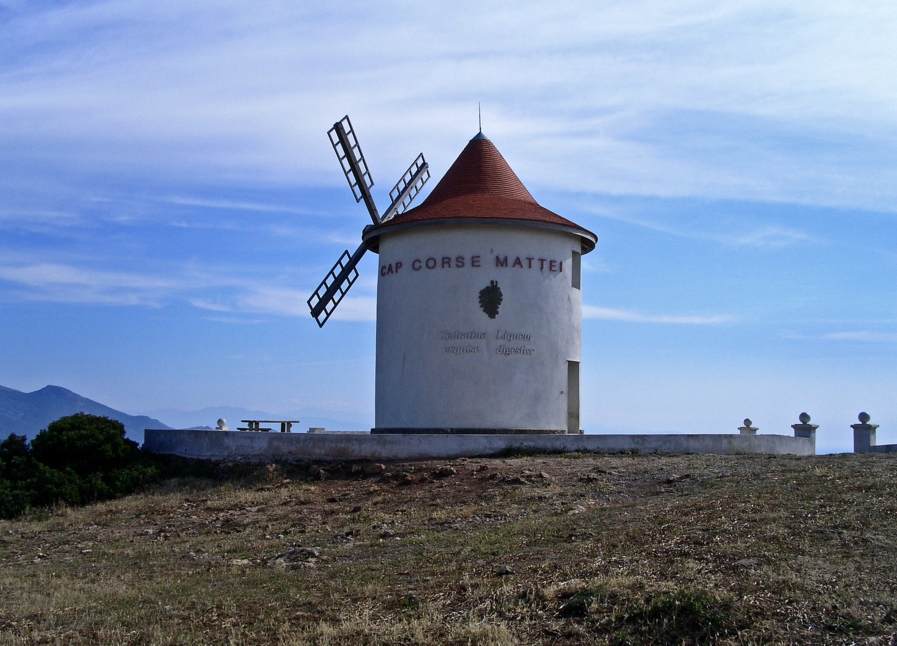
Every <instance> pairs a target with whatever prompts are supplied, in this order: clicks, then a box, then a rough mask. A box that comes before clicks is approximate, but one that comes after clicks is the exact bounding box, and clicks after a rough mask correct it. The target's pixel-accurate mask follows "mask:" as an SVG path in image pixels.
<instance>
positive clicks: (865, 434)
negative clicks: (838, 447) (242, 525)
mask: <svg viewBox="0 0 897 646" xmlns="http://www.w3.org/2000/svg"><path fill="white" fill-rule="evenodd" d="M857 419H859V420H860V423H859V424H851V425H850V428H852V429H853V452H854V453H871V452H872V450H873V449H872V447H874V446H875V431H876V429H878V424H870V423H869V420H870V419H871V418H870V417H869V413H860V414H859V416H858V417H857Z"/></svg>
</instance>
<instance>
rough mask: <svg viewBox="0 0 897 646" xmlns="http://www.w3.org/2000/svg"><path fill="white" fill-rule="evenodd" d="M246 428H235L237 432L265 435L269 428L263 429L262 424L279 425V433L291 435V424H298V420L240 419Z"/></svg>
mask: <svg viewBox="0 0 897 646" xmlns="http://www.w3.org/2000/svg"><path fill="white" fill-rule="evenodd" d="M240 421H241V422H243V423H244V424H246V426H243V427H239V428H237V430H238V431H250V432H255V433H267V432H269V431H270V430H271V427H263V426H262V424H280V432H281V433H292V428H293V424H298V423H299V420H298V419H241V420H240Z"/></svg>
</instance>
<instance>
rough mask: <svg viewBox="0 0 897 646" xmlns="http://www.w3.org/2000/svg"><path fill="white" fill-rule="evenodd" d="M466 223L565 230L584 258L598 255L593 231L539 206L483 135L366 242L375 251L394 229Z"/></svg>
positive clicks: (373, 229)
mask: <svg viewBox="0 0 897 646" xmlns="http://www.w3.org/2000/svg"><path fill="white" fill-rule="evenodd" d="M463 220H478V221H483V220H498V221H508V220H511V221H513V220H517V221H518V222H519V223H520V224H523V225H526V224H532V225H536V226H545V225H548V228H559V229H565V230H568V231H570V232H571V233H575V234H577V235H579V236H580V238H581V240H582V247H583V249H582V250H583V253H588V252H589V251H591V250H592V249H594V248H595V242H596V240H597V237H596V236H595V234H594V233H592V232H591V231H588V230H587V229H583V228H582V227H581V226H579V225H578V224H576V223H574V222H571V221H570V220H567V219H566V218H562V217H561V216H559V215H558V214H557V213H553V212H551V211H549V210H548V209H546V208H543V207H542V206H540V205H539V203H538V202H536V200H535V199H534V198H533V196H532V195H530V192H529V191H528V190H526V187H525V186H524V185H523V183H522V182H521V181H520V179H519V178H518V177H517V175H516V174H515V173H514V171H513V170H511V167H510V166H508V162H506V161H505V158H504V157H502V155H501V153H500V152H498V148H496V147H495V145H494V144H493V143H492V142H491V141H489V140H488V139H487V138H486V136H485V135H483V133H482V132H481V133H479V134H478V135H477V136H476V137H474V138H473V139H471V140H470V142H468V144H467V146H466V147H465V148H464V150H462V151H461V154H460V155H458V158H457V159H456V160H455V163H454V164H452V166H451V168H449V169H448V171H447V172H446V174H445V175H444V176H443V178H442V179H441V180H440V181H439V183H438V184H437V185H436V187H435V188H434V189H433V191H432V192H431V193H430V195H429V196H428V197H427V199H426V200H424V201H423V203H422V204H421V205H420V206H417V207H415V208H413V209H409V210H408V211H405V213H402V214H400V215H396V216H395V217H394V218H392V219H391V220H388V221H387V222H384V223H383V224H380V225H377V226H375V227H371V228H370V229H368V230H367V231H366V232H365V235H364V239H365V241H366V242H367V243H368V247H369V248H372V249H376V247H377V246H378V245H377V240H376V239H377V238H378V237H379V236H380V235H381V234H385V233H388V232H390V230H392V229H393V228H405V227H406V226H414V225H417V224H420V225H423V224H428V223H432V224H449V222H448V221H452V222H453V223H454V222H457V223H461V221H463ZM497 223H498V224H503V223H504V222H497ZM508 224H511V222H508Z"/></svg>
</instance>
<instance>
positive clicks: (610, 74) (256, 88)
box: [0, 0, 897, 451]
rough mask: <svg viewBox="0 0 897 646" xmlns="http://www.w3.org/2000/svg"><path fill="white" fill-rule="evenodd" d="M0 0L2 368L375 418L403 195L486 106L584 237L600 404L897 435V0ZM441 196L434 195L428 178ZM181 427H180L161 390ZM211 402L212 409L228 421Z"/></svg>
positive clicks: (126, 406) (34, 376) (718, 426)
mask: <svg viewBox="0 0 897 646" xmlns="http://www.w3.org/2000/svg"><path fill="white" fill-rule="evenodd" d="M324 5H325V3H310V2H269V1H266V0H259V1H257V2H253V3H247V2H227V1H221V2H204V1H201V0H197V1H196V2H191V3H185V2H169V1H166V0H160V1H158V2H153V3H145V2H137V1H134V0H109V1H95V0H79V1H78V2H66V1H41V0H37V1H34V0H29V1H28V2H25V1H24V0H12V1H10V0H0V384H2V385H3V386H6V387H9V388H15V389H17V390H23V391H32V390H36V389H39V388H41V387H43V386H45V385H47V384H54V385H59V386H63V387H65V388H69V389H71V390H74V391H75V392H78V393H79V394H81V395H84V396H86V397H89V398H91V399H94V400H97V401H100V402H102V403H104V404H106V405H109V406H112V407H113V408H117V409H119V410H122V411H124V412H127V413H131V414H145V413H149V414H153V413H154V412H155V413H159V412H160V411H162V412H164V411H195V410H199V409H203V408H206V407H215V406H234V407H244V408H249V409H255V410H264V411H269V412H271V413H278V414H280V413H289V414H290V415H291V416H292V415H299V416H300V417H299V418H300V419H301V418H302V417H303V416H304V417H309V418H310V417H321V418H328V419H333V420H339V421H340V423H342V424H343V425H344V426H345V428H369V427H370V426H372V425H373V412H374V362H375V357H374V340H375V321H374V312H375V302H376V279H375V276H376V257H373V256H372V255H371V254H368V256H366V257H365V258H364V260H363V261H362V263H361V265H360V272H361V277H360V279H359V281H358V282H357V283H356V284H355V286H354V287H353V288H352V290H351V292H350V293H349V296H347V297H346V299H345V300H344V302H343V303H342V304H341V305H340V307H339V308H338V310H337V313H336V314H335V315H334V317H333V319H331V321H330V322H328V324H327V325H326V326H325V327H324V328H323V329H318V327H317V325H316V324H315V322H314V321H313V320H312V319H311V317H310V316H309V314H308V310H307V306H306V304H305V301H306V299H307V298H308V296H309V294H310V293H311V292H312V290H314V289H315V287H316V286H317V284H318V283H319V281H320V280H321V279H322V278H323V276H324V274H325V273H326V272H327V271H328V270H329V269H330V267H331V266H332V265H333V263H334V262H335V261H336V259H337V258H338V257H339V255H340V254H341V253H342V251H343V250H344V249H349V250H350V251H351V250H352V249H354V248H355V246H357V244H358V242H359V240H360V233H361V229H362V227H363V226H364V225H365V224H366V223H367V222H368V216H367V215H366V213H365V211H364V209H363V207H362V206H360V205H356V203H355V202H354V200H353V199H352V196H351V194H350V192H349V189H348V186H347V185H346V182H345V179H344V177H343V175H342V173H341V171H340V168H339V166H338V163H337V160H336V158H335V156H334V154H333V151H332V150H331V148H330V144H329V141H328V139H327V135H326V131H327V130H328V129H329V128H330V126H331V125H332V124H333V123H334V122H335V121H337V120H338V119H340V118H341V117H342V116H343V115H344V114H349V115H350V116H351V119H352V122H353V124H354V126H355V128H356V131H357V133H358V137H359V139H360V141H361V144H362V148H363V150H364V153H365V157H366V159H367V162H368V164H369V166H370V168H371V171H372V174H373V178H374V181H375V187H374V196H375V198H376V199H377V200H378V202H379V204H380V205H381V211H382V210H383V208H384V207H385V205H386V204H387V203H388V199H387V192H388V190H389V189H390V188H391V187H392V185H393V184H394V183H395V181H396V180H397V179H398V178H399V176H400V175H401V174H402V172H403V171H404V170H405V169H406V168H407V166H408V165H409V164H410V163H411V162H412V160H413V159H414V157H415V156H416V155H417V154H418V153H419V152H421V151H423V152H424V154H425V155H426V157H427V160H428V162H429V163H430V166H431V171H432V173H433V176H434V181H431V182H430V184H429V185H428V187H427V189H425V191H424V195H425V194H426V193H427V192H428V190H429V189H430V188H432V186H434V185H435V183H436V182H435V179H438V178H439V177H441V176H442V174H443V173H444V172H445V170H446V169H447V168H448V167H449V165H450V164H451V163H452V162H453V161H454V159H455V158H456V157H457V155H458V154H459V153H460V151H461V150H462V149H463V147H464V145H465V144H466V142H467V141H468V140H469V139H470V138H471V137H472V136H473V135H474V134H476V132H477V128H478V126H477V106H478V104H481V105H482V118H483V131H484V132H485V133H486V135H487V136H488V137H489V138H490V139H491V140H492V141H493V143H495V145H496V146H497V147H498V149H499V150H500V151H501V152H502V154H503V155H504V157H505V159H506V160H507V161H508V163H509V164H510V165H511V167H512V168H513V169H514V170H515V172H516V173H517V175H518V176H519V177H520V178H521V180H522V181H523V183H524V184H525V185H526V186H527V188H528V189H529V190H530V192H531V193H532V194H533V195H534V197H535V198H536V199H537V200H538V201H539V202H540V203H541V204H542V205H543V206H545V207H546V208H549V209H551V210H552V211H555V212H557V213H560V214H561V215H563V216H565V217H567V218H568V219H571V220H573V221H575V222H577V223H579V224H581V225H582V226H584V227H586V228H588V229H590V230H592V231H594V232H595V233H596V234H597V235H598V239H599V240H598V245H597V247H596V249H595V251H594V252H592V253H591V254H589V255H588V256H585V257H584V258H583V269H584V273H583V311H584V317H585V321H584V328H583V363H582V425H583V428H584V429H585V430H586V431H587V432H699V433H706V432H737V431H736V429H737V427H738V426H740V425H741V422H742V419H743V418H744V417H750V418H751V419H752V420H753V421H754V423H755V425H756V426H759V427H760V432H761V433H764V432H768V433H786V434H790V433H791V429H790V428H789V426H790V424H793V423H796V422H797V416H798V414H799V413H801V412H803V411H807V412H809V413H810V414H811V416H812V417H813V422H814V423H818V424H819V425H820V428H819V435H818V449H819V450H820V451H846V450H850V448H851V447H852V436H851V431H850V428H849V425H850V424H851V423H855V421H856V416H857V414H858V413H859V412H860V411H861V410H865V411H868V412H869V414H870V415H871V416H872V422H873V423H879V424H880V425H881V428H880V429H879V434H878V435H879V438H878V439H879V442H880V443H884V442H897V402H895V396H894V394H895V392H897V373H895V359H897V280H895V275H897V110H895V109H894V108H895V105H897V49H895V47H894V43H895V42H897V5H895V4H894V3H893V2H867V3H862V4H861V5H860V4H857V3H849V2H818V3H807V2H788V1H781V0H776V1H775V2H772V1H769V2H767V1H741V2H718V1H716V2H709V1H707V2H704V1H682V2H677V3H667V2H656V1H652V0H647V1H641V2H640V1H631V0H628V1H626V2H602V3H595V2H558V3H536V2H527V1H523V0H515V1H514V2H490V3H482V2H467V1H456V2H453V3H423V4H422V3H412V2H378V3H371V2H330V3H326V6H324ZM419 199H420V198H419ZM162 421H165V419H164V418H162ZM209 425H214V419H210V420H209Z"/></svg>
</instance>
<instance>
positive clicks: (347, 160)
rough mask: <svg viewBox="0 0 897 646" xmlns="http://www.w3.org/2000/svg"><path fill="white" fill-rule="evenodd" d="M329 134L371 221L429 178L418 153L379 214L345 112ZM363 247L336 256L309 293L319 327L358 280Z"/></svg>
mask: <svg viewBox="0 0 897 646" xmlns="http://www.w3.org/2000/svg"><path fill="white" fill-rule="evenodd" d="M327 135H328V136H329V137H330V143H331V144H333V150H334V152H336V157H337V159H339V163H340V166H341V167H342V169H343V174H345V176H346V180H347V181H348V182H349V188H351V189H352V195H354V196H355V201H356V202H361V201H362V200H364V205H365V206H366V207H367V209H368V213H369V214H370V216H371V220H373V221H374V224H375V225H377V224H381V223H383V222H386V221H387V220H390V219H392V218H393V217H394V216H395V215H397V214H400V213H404V212H405V209H407V208H408V207H409V206H410V205H411V202H412V201H414V198H415V197H417V194H418V193H420V190H421V189H422V188H423V186H424V184H426V183H427V180H428V179H430V166H429V165H428V164H427V161H426V160H425V159H424V155H423V153H421V154H420V155H418V156H417V158H416V159H415V160H414V162H413V163H412V164H411V166H409V167H408V170H407V171H405V174H404V175H402V177H401V179H399V181H398V183H397V184H396V185H395V186H394V187H393V189H392V190H391V191H390V192H389V198H390V200H392V203H391V204H390V205H389V208H388V209H387V210H386V213H385V214H384V215H383V217H382V218H381V217H380V213H379V211H377V205H376V204H375V203H374V198H373V197H372V196H371V187H372V186H373V185H374V180H373V179H371V173H370V171H369V170H368V165H367V162H365V160H364V155H363V154H362V152H361V146H360V145H359V143H358V138H357V137H356V136H355V130H353V129H352V122H351V121H349V117H348V115H347V116H345V117H343V118H342V119H340V120H339V121H337V122H336V123H335V124H333V127H332V128H331V129H330V130H328V131H327ZM365 250H366V248H365V246H364V244H363V243H362V244H361V245H360V246H359V247H358V249H356V250H355V253H353V254H352V255H351V256H350V255H349V251H348V250H346V251H344V252H343V255H342V256H340V258H339V260H337V261H336V264H335V265H334V266H333V269H331V270H330V272H329V273H328V274H327V275H326V276H325V277H324V280H322V281H321V284H320V285H318V288H317V289H316V290H315V291H314V293H312V295H311V296H310V297H309V299H308V307H309V309H310V310H311V315H312V317H314V319H315V321H317V322H318V327H324V323H326V322H327V319H329V318H330V315H331V314H333V310H335V309H336V306H337V305H339V303H340V301H341V300H343V297H344V296H345V295H346V292H348V291H349V288H350V287H352V285H353V284H354V283H355V281H356V280H358V269H356V266H357V265H358V262H359V261H360V260H361V257H362V256H363V255H364V252H365Z"/></svg>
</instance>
